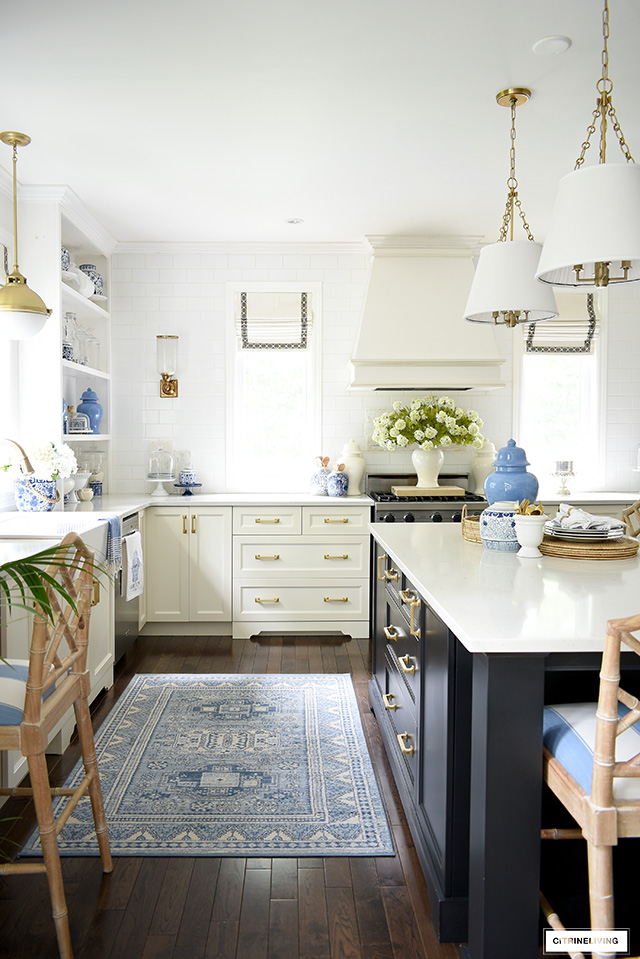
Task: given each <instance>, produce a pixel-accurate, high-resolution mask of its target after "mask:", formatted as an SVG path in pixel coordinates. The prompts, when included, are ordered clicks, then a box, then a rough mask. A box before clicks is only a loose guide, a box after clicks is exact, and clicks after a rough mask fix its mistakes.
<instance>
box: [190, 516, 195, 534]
mask: <svg viewBox="0 0 640 959" xmlns="http://www.w3.org/2000/svg"><path fill="white" fill-rule="evenodd" d="M195 531H196V514H195V513H192V514H191V532H192V533H195Z"/></svg>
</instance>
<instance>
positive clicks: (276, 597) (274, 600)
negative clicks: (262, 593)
mask: <svg viewBox="0 0 640 959" xmlns="http://www.w3.org/2000/svg"><path fill="white" fill-rule="evenodd" d="M279 602H280V597H279V596H275V597H274V598H273V599H260V597H259V596H256V598H255V599H254V603H279Z"/></svg>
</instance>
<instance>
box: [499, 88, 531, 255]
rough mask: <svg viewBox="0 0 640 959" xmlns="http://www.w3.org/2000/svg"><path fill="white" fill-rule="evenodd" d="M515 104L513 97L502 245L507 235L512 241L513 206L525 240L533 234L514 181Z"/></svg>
mask: <svg viewBox="0 0 640 959" xmlns="http://www.w3.org/2000/svg"><path fill="white" fill-rule="evenodd" d="M516 103H517V100H516V98H515V97H512V98H511V131H510V134H509V135H510V138H511V147H510V149H509V178H508V179H507V204H506V206H505V210H504V213H503V215H502V226H501V228H500V237H499V239H498V242H499V243H503V242H505V241H506V239H507V233H508V234H509V239H510V240H513V219H514V209H513V208H514V206H515V207H517V208H518V214H519V216H520V219H521V220H522V225H523V227H524V231H525V233H526V234H527V238H528V239H529V240H531V242H534V240H533V234H532V232H531V228H530V226H529V224H528V223H527V217H526V214H525V212H524V210H523V209H522V204H521V202H520V197H519V196H518V180H517V179H516Z"/></svg>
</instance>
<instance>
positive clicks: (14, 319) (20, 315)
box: [0, 131, 51, 340]
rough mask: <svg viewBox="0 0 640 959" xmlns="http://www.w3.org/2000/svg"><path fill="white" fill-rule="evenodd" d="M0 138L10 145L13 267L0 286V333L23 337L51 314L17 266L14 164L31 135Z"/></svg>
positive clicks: (32, 333)
mask: <svg viewBox="0 0 640 959" xmlns="http://www.w3.org/2000/svg"><path fill="white" fill-rule="evenodd" d="M0 140H2V142H3V143H6V144H7V145H8V146H10V147H12V148H13V270H12V271H11V273H9V275H8V276H7V279H6V282H5V285H4V286H3V287H2V288H1V289H0V336H5V337H8V338H9V339H11V340H24V339H27V337H29V336H35V334H36V333H39V332H40V330H41V329H42V327H43V326H44V324H45V323H46V322H47V320H48V319H49V317H50V316H51V310H48V309H47V307H46V306H45V305H44V303H43V301H42V300H41V299H40V297H39V296H38V294H37V293H34V292H33V290H30V289H29V287H28V286H27V281H26V279H25V277H24V276H23V275H22V273H21V272H20V270H19V269H18V184H17V178H16V166H17V163H18V147H26V146H27V145H28V144H29V143H31V137H28V136H27V135H26V133H14V132H12V131H5V132H4V133H0Z"/></svg>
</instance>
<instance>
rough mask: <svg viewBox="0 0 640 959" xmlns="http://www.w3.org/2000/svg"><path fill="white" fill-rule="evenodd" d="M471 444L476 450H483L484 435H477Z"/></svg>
mask: <svg viewBox="0 0 640 959" xmlns="http://www.w3.org/2000/svg"><path fill="white" fill-rule="evenodd" d="M471 445H472V446H473V448H474V450H481V449H482V447H483V446H484V436H476V438H475V439H474V441H473V443H472V444H471Z"/></svg>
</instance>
